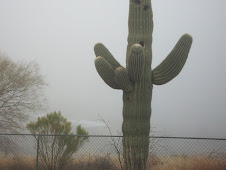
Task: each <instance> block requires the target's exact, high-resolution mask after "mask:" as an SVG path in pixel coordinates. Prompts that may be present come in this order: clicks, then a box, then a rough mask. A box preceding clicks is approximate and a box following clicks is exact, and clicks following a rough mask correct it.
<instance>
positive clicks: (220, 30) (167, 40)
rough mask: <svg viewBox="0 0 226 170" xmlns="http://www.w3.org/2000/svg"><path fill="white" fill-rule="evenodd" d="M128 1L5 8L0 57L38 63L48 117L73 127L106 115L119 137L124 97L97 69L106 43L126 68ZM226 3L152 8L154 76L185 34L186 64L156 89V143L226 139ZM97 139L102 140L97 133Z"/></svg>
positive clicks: (1, 8) (12, 3)
mask: <svg viewBox="0 0 226 170" xmlns="http://www.w3.org/2000/svg"><path fill="white" fill-rule="evenodd" d="M128 5H129V0H114V1H110V0H87V1H75V0H67V1H61V0H48V1H46V0H39V1H30V0H20V1H17V0H0V23H1V27H0V50H1V51H3V52H5V53H6V54H7V55H8V56H10V57H11V58H12V59H13V60H14V61H18V60H24V61H36V62H37V63H38V64H39V66H40V69H41V72H42V74H43V75H45V80H46V83H47V84H48V86H47V87H46V89H45V94H46V97H47V99H48V106H49V108H48V110H47V111H45V112H43V113H41V114H42V115H43V114H46V113H49V112H52V111H58V110H60V111H61V112H62V114H63V116H65V117H66V118H67V119H68V120H71V121H77V122H79V121H80V122H81V121H83V122H84V121H88V122H89V121H96V120H98V119H99V116H98V115H100V116H101V117H102V118H103V119H105V120H106V121H108V122H109V125H110V127H111V128H112V131H113V132H114V134H117V130H118V131H121V124H122V91H120V90H113V89H111V88H110V87H108V86H107V85H106V84H105V83H104V82H103V80H102V79H101V78H100V77H99V75H98V73H97V72H96V69H95V66H94V59H95V54H94V51H93V46H94V45H95V43H97V42H102V43H103V44H105V46H106V47H108V49H109V50H110V51H111V52H112V54H113V55H114V56H115V58H116V59H117V60H118V61H119V62H120V63H121V64H122V65H124V66H125V55H126V47H127V35H128V21H127V20H128ZM225 6H226V1H225V0H216V1H213V0H198V1H196V0H190V1H187V0H170V1H166V0H162V1H159V0H152V8H153V15H154V31H153V45H152V46H153V63H152V68H153V69H154V68H155V67H156V66H157V65H158V64H159V63H161V61H162V60H163V59H164V58H165V57H166V56H167V54H168V53H169V52H170V51H171V50H172V48H173V47H174V45H175V44H176V42H177V40H178V39H179V38H180V36H181V35H183V34H184V33H189V34H191V35H192V36H193V44H192V48H191V51H190V53H189V57H188V60H187V62H186V64H185V66H184V68H183V70H182V71H181V73H180V74H179V75H178V76H177V77H176V78H175V79H173V80H172V81H171V82H169V83H167V84H165V85H162V86H154V87H153V97H152V115H151V126H152V131H155V132H154V134H155V135H164V136H192V137H221V138H226V131H225V129H226V123H225V122H226V112H225V111H226V90H225V87H226V76H225V73H226V67H225V66H226V33H225V30H226V20H225V16H226V11H225ZM96 133H103V132H101V131H98V132H96Z"/></svg>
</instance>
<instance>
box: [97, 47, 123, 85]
mask: <svg viewBox="0 0 226 170" xmlns="http://www.w3.org/2000/svg"><path fill="white" fill-rule="evenodd" d="M94 52H95V55H96V59H95V61H94V62H95V66H96V70H97V72H98V73H99V75H100V77H101V78H102V79H103V80H104V82H105V83H106V84H107V85H109V86H110V87H111V88H113V89H122V88H121V87H120V86H119V85H118V83H117V82H116V81H115V70H116V69H117V68H118V67H121V65H120V64H119V62H118V61H117V60H116V59H115V58H114V57H113V55H112V54H111V53H110V52H109V50H108V49H107V48H106V47H105V46H104V45H103V44H101V43H97V44H96V45H95V46H94Z"/></svg>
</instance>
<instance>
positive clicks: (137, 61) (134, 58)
mask: <svg viewBox="0 0 226 170" xmlns="http://www.w3.org/2000/svg"><path fill="white" fill-rule="evenodd" d="M144 65H145V57H144V51H143V48H142V46H141V45H140V44H134V45H133V46H132V47H131V49H130V53H129V56H128V59H127V66H126V70H127V72H128V74H129V77H130V79H131V80H133V81H137V80H140V79H141V77H142V75H143V73H144Z"/></svg>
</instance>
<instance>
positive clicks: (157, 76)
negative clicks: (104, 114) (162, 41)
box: [94, 0, 192, 170]
mask: <svg viewBox="0 0 226 170" xmlns="http://www.w3.org/2000/svg"><path fill="white" fill-rule="evenodd" d="M128 25H129V35H128V46H127V54H126V68H124V67H123V66H121V65H120V64H119V62H118V61H117V60H116V59H115V58H114V57H113V56H112V54H111V53H110V52H109V51H108V49H107V48H106V47H105V46H104V45H103V44H101V43H97V44H96V45H95V47H94V51H95V54H96V56H97V58H96V59H95V66H96V69H97V72H98V73H99V75H100V76H101V78H102V79H103V80H104V81H105V83H106V84H108V85H109V86H110V87H112V88H113V89H122V90H123V125H122V132H123V157H124V161H125V165H126V169H127V170H145V169H146V161H147V157H148V151H149V133H150V117H151V99H152V87H153V84H155V85H161V84H165V83H167V82H169V81H170V80H172V79H173V78H174V77H176V76H177V75H178V74H179V72H180V71H181V70H182V68H183V66H184V64H185V62H186V59H187V57H188V53H189V50H190V47H191V44H192V37H191V36H190V35H188V34H185V35H183V36H182V37H181V38H180V40H179V41H178V42H177V44H176V45H175V47H174V49H173V50H172V51H171V52H170V54H169V55H168V56H167V57H166V59H165V60H164V61H163V62H162V63H161V64H160V65H159V66H157V67H156V68H155V69H154V70H152V69H151V63H152V32H153V15H152V7H151V1H150V0H130V3H129V23H128Z"/></svg>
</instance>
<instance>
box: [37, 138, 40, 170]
mask: <svg viewBox="0 0 226 170" xmlns="http://www.w3.org/2000/svg"><path fill="white" fill-rule="evenodd" d="M39 137H40V135H38V140H37V156H36V170H38V153H39Z"/></svg>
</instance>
